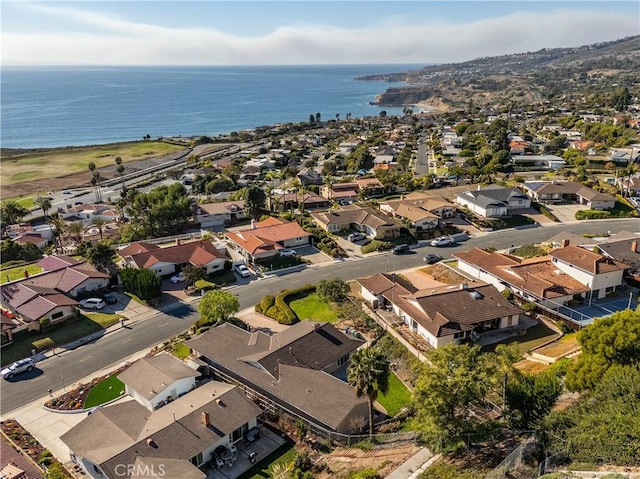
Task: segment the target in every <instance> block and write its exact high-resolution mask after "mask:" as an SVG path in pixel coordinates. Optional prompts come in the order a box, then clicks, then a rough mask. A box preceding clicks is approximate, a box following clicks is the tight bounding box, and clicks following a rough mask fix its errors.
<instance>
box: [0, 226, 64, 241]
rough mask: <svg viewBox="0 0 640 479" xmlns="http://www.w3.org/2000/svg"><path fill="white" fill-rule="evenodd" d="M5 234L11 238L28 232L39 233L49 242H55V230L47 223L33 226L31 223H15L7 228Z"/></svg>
mask: <svg viewBox="0 0 640 479" xmlns="http://www.w3.org/2000/svg"><path fill="white" fill-rule="evenodd" d="M5 234H6V235H7V236H8V237H9V238H10V239H15V238H17V237H18V236H23V235H27V234H37V235H40V236H41V237H43V238H44V239H45V240H47V241H48V242H49V243H51V242H53V230H52V228H51V226H50V225H47V224H42V225H36V226H33V225H31V224H29V223H19V224H15V225H9V226H8V227H7V228H6V229H5Z"/></svg>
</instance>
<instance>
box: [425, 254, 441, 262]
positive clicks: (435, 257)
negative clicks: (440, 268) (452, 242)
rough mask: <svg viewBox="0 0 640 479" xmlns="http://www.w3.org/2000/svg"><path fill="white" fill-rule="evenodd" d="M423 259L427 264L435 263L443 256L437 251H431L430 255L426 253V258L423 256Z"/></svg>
mask: <svg viewBox="0 0 640 479" xmlns="http://www.w3.org/2000/svg"><path fill="white" fill-rule="evenodd" d="M422 260H423V261H424V262H425V263H427V264H435V263H437V262H438V261H441V260H442V256H440V255H437V254H435V253H429V254H428V255H426V256H425V257H424V258H422Z"/></svg>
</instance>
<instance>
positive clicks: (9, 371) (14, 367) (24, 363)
mask: <svg viewBox="0 0 640 479" xmlns="http://www.w3.org/2000/svg"><path fill="white" fill-rule="evenodd" d="M35 367H36V364H35V363H34V362H33V359H30V358H27V359H20V360H18V361H16V362H15V363H13V364H11V365H9V366H8V367H6V368H4V369H3V370H2V372H1V374H2V377H3V378H4V379H13V378H14V377H15V376H16V374H21V373H24V372H27V371H33V368H35Z"/></svg>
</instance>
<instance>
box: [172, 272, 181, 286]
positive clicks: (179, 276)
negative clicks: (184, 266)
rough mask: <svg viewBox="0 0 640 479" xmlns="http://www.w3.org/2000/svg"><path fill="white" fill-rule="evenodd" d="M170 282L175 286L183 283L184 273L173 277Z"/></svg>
mask: <svg viewBox="0 0 640 479" xmlns="http://www.w3.org/2000/svg"><path fill="white" fill-rule="evenodd" d="M169 281H171V282H172V283H173V284H177V283H182V282H183V281H184V273H183V272H182V271H180V272H179V273H178V274H175V275H173V276H171V279H170V280H169Z"/></svg>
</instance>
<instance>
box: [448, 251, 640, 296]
mask: <svg viewBox="0 0 640 479" xmlns="http://www.w3.org/2000/svg"><path fill="white" fill-rule="evenodd" d="M454 256H455V257H456V258H457V259H458V268H459V269H460V270H461V271H463V272H465V273H467V274H468V275H469V276H471V277H473V278H477V279H478V280H480V281H484V282H487V283H491V284H493V285H494V286H495V287H496V288H498V289H499V290H500V291H502V290H504V289H509V290H511V291H512V292H514V293H516V294H517V295H519V296H521V297H522V298H524V299H526V300H529V301H535V302H538V303H540V304H542V305H543V306H548V307H553V306H557V305H558V304H564V303H565V302H568V301H571V300H573V299H578V298H582V299H589V298H594V299H597V298H603V297H605V296H606V294H607V293H610V292H611V291H614V290H615V289H616V288H617V287H618V286H620V285H621V284H622V277H623V274H624V271H625V270H626V269H628V268H629V267H628V266H627V265H625V264H622V263H620V262H618V261H615V260H612V259H610V258H606V257H605V256H603V255H600V254H598V253H593V252H591V251H588V250H586V249H583V248H580V247H578V246H572V245H569V244H568V242H565V244H564V246H563V247H562V248H558V249H556V250H554V251H552V252H551V253H550V254H549V256H543V257H537V258H530V259H521V258H517V257H514V256H510V255H506V254H502V253H490V252H487V251H485V250H483V249H480V248H474V249H472V250H470V251H464V252H460V253H455V254H454Z"/></svg>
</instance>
